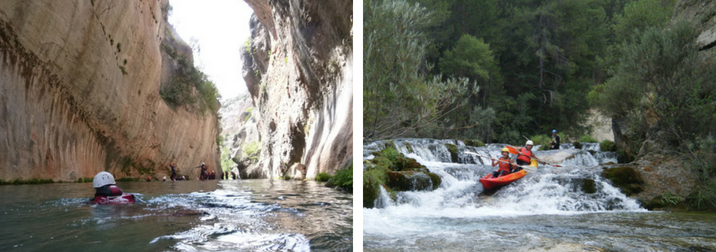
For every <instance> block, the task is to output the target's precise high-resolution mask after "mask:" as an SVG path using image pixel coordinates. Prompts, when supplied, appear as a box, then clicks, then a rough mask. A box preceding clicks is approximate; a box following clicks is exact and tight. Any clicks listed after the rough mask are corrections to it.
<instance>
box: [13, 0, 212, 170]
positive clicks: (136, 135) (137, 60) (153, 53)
mask: <svg viewBox="0 0 716 252" xmlns="http://www.w3.org/2000/svg"><path fill="white" fill-rule="evenodd" d="M167 6H168V2H167V0H159V1H142V0H131V1H130V0H127V1H109V0H77V1H54V0H33V1H24V0H3V1H0V179H3V180H11V179H30V178H44V179H54V180H62V181H74V180H76V179H78V178H82V177H93V176H94V175H95V174H96V173H98V172H99V171H109V172H111V173H113V174H114V175H115V177H124V176H134V177H136V176H139V175H145V176H146V175H153V176H163V175H167V171H168V170H167V169H168V164H169V163H170V162H173V163H175V164H176V165H177V168H178V170H179V173H180V174H182V175H187V176H189V177H193V178H196V177H197V176H198V173H199V171H198V170H199V169H193V168H194V167H196V166H198V165H199V164H200V163H201V162H206V163H207V164H208V165H209V166H210V169H212V168H213V167H218V164H219V163H218V152H217V150H218V147H217V143H216V134H217V127H218V126H217V119H216V116H215V115H214V114H212V113H211V112H206V113H198V112H197V111H192V110H187V109H185V108H183V107H181V106H179V107H170V106H168V105H167V103H166V102H165V101H164V100H163V99H162V98H161V97H160V95H159V89H160V87H161V86H162V84H161V83H162V80H166V79H168V76H167V75H171V74H173V73H172V69H176V65H177V60H176V59H175V58H173V57H169V56H168V54H167V53H166V52H164V51H165V50H166V49H171V50H172V51H173V52H174V53H173V54H174V55H176V52H185V53H186V52H188V53H189V58H190V56H191V55H190V54H191V49H190V48H189V47H187V46H186V45H185V44H184V43H183V42H181V39H179V38H175V36H172V34H173V32H172V29H171V28H170V27H168V24H167V22H166V12H167V8H168V7H167ZM168 35H169V36H168ZM165 37H169V38H168V39H170V40H166V41H165ZM162 42H164V43H165V46H161V45H162ZM211 166H213V167H211Z"/></svg>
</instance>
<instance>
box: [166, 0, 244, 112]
mask: <svg viewBox="0 0 716 252" xmlns="http://www.w3.org/2000/svg"><path fill="white" fill-rule="evenodd" d="M169 4H171V6H172V12H171V13H170V15H169V23H170V24H172V25H173V26H174V29H176V31H177V33H179V35H180V36H181V37H182V39H183V40H184V41H186V42H187V43H189V45H191V46H192V48H193V49H194V65H195V66H196V67H198V68H199V69H201V70H202V71H203V72H204V73H205V74H207V75H208V76H209V79H211V81H213V82H214V84H215V85H216V88H217V89H218V90H219V93H220V94H221V96H222V100H224V99H229V98H233V97H236V96H239V95H241V94H245V93H248V91H247V89H246V83H245V82H244V78H243V77H242V76H241V65H242V64H243V63H242V61H241V54H240V53H241V46H242V45H243V44H244V43H245V42H246V39H247V38H249V36H251V31H250V29H249V18H250V17H251V14H252V13H253V12H254V11H253V10H252V9H251V8H250V7H249V5H248V4H246V2H244V1H243V0H210V1H208V0H204V1H196V0H170V1H169Z"/></svg>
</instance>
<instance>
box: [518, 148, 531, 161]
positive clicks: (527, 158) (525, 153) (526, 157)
mask: <svg viewBox="0 0 716 252" xmlns="http://www.w3.org/2000/svg"><path fill="white" fill-rule="evenodd" d="M520 152H522V155H520V156H519V157H517V160H522V161H524V162H526V163H529V162H530V161H531V158H530V157H531V156H532V151H529V150H527V148H525V147H522V149H520Z"/></svg>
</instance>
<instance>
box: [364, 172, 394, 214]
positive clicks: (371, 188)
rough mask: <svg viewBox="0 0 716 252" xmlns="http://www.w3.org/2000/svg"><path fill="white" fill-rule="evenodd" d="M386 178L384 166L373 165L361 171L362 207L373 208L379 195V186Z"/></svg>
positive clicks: (383, 183)
mask: <svg viewBox="0 0 716 252" xmlns="http://www.w3.org/2000/svg"><path fill="white" fill-rule="evenodd" d="M387 180H388V173H387V170H386V169H385V168H384V167H373V168H369V169H368V170H366V171H363V207H366V208H373V207H374V204H375V199H377V198H378V195H380V187H381V186H383V185H385V182H386V181H387Z"/></svg>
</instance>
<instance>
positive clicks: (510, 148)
mask: <svg viewBox="0 0 716 252" xmlns="http://www.w3.org/2000/svg"><path fill="white" fill-rule="evenodd" d="M505 148H507V150H509V151H510V153H512V154H517V155H522V156H524V155H525V154H522V153H521V152H519V151H517V149H515V147H512V146H509V145H507V146H505ZM530 158H534V159H535V160H537V161H539V162H542V160H539V159H538V158H536V157H530ZM542 163H545V164H547V165H551V166H554V167H562V166H561V165H555V164H550V163H547V162H542Z"/></svg>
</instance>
